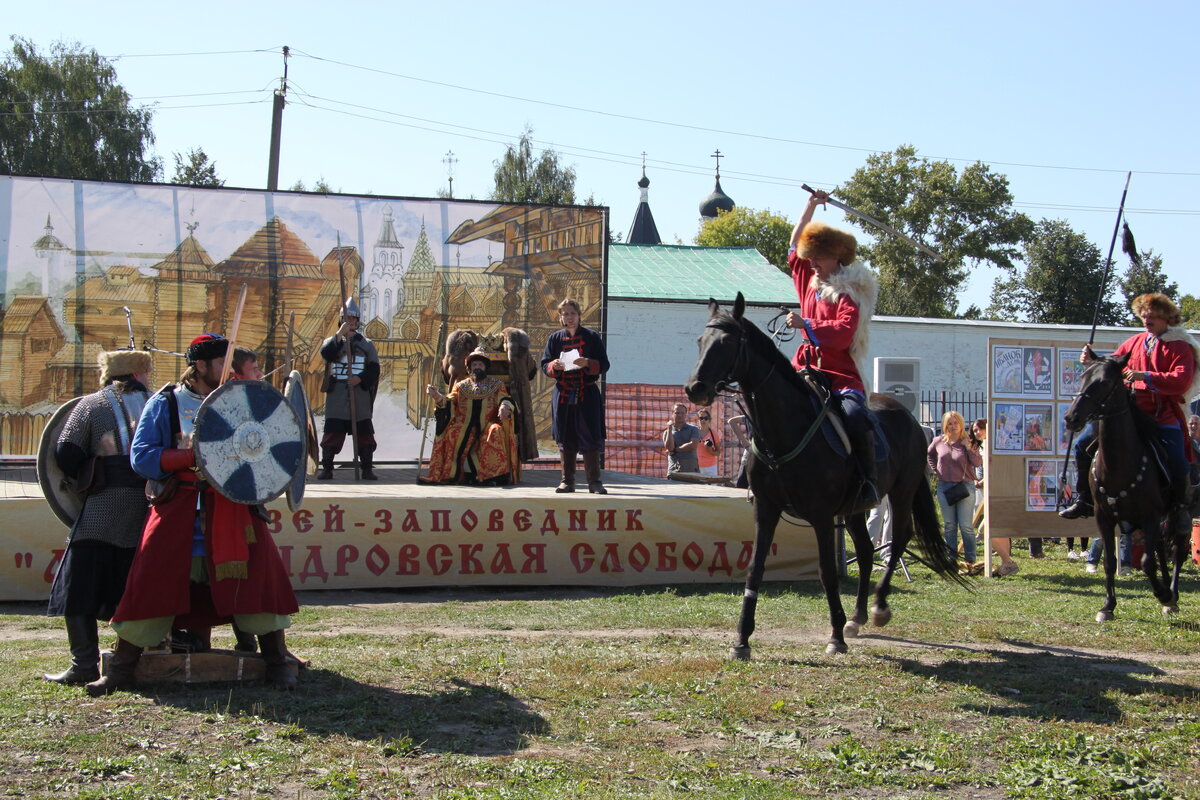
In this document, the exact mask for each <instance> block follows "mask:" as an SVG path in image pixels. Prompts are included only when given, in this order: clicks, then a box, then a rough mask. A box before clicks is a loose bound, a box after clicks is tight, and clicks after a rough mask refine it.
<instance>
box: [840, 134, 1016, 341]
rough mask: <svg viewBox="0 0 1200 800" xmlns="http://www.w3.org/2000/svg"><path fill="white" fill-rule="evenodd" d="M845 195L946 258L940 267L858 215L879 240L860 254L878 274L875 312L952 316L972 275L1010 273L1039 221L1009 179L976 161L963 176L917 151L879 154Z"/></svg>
mask: <svg viewBox="0 0 1200 800" xmlns="http://www.w3.org/2000/svg"><path fill="white" fill-rule="evenodd" d="M837 194H838V197H839V198H840V199H841V200H843V201H844V202H845V203H847V204H848V205H850V206H852V207H854V208H856V209H858V210H859V211H862V212H863V213H865V214H869V215H870V216H872V217H874V218H876V219H878V220H880V221H882V222H886V223H887V224H889V225H891V226H892V227H893V228H896V229H897V230H899V231H902V232H904V233H905V234H907V235H908V236H911V237H912V238H914V239H916V240H917V241H919V242H922V243H924V244H926V245H928V246H929V247H931V248H933V249H934V250H936V251H937V252H938V253H940V254H941V256H942V260H940V261H938V260H935V259H933V258H932V257H931V256H928V255H925V254H924V253H922V252H921V251H920V250H918V249H917V248H915V247H913V246H912V245H911V244H909V243H908V242H905V241H904V240H903V239H900V238H899V237H897V236H892V235H891V234H888V233H885V232H883V231H880V230H878V229H877V228H875V227H874V226H872V225H870V224H869V223H867V222H864V221H862V220H859V219H858V218H856V217H850V220H851V222H852V223H853V224H855V225H856V226H858V227H860V228H862V229H863V230H865V231H867V232H869V233H870V234H871V235H872V236H873V237H874V238H875V242H874V243H870V242H863V243H862V246H861V247H860V254H861V256H862V257H863V258H864V259H865V260H866V261H868V262H869V263H870V264H871V266H873V267H874V268H875V270H876V272H877V273H878V275H879V289H880V292H879V302H878V304H877V306H876V312H877V313H879V314H891V315H895V316H905V317H913V316H917V317H952V316H954V315H955V312H956V310H957V308H958V292H959V288H960V287H961V286H962V285H963V283H964V281H965V279H966V278H967V276H968V274H969V273H970V271H971V269H972V268H973V267H975V266H978V265H979V264H984V263H987V264H992V265H994V266H997V267H1001V268H1003V269H1005V270H1007V271H1009V272H1012V271H1013V269H1014V264H1013V259H1015V258H1016V257H1017V256H1018V255H1019V253H1020V244H1021V242H1022V241H1023V240H1024V239H1025V237H1027V236H1028V235H1029V232H1030V230H1032V228H1033V223H1032V221H1031V220H1030V219H1029V218H1028V217H1026V216H1025V215H1024V214H1020V213H1018V212H1016V211H1014V210H1013V207H1012V202H1013V197H1012V193H1011V192H1010V191H1009V188H1008V178H1006V177H1005V176H1003V175H998V174H995V173H993V172H992V171H991V170H990V169H989V168H988V167H987V166H986V165H985V164H982V163H979V162H976V163H975V164H971V165H970V166H967V167H965V168H963V170H962V172H961V173H959V171H958V170H957V169H956V168H955V167H954V166H953V165H952V164H950V162H948V161H930V160H929V159H926V158H920V157H918V156H917V151H916V149H915V148H914V147H912V146H911V145H902V146H901V147H898V148H896V150H895V152H892V153H882V154H877V155H872V156H870V157H869V158H867V163H866V164H865V165H864V166H862V167H860V168H859V169H858V170H856V171H855V173H854V175H853V176H852V177H851V178H850V180H849V182H847V183H846V185H845V186H843V187H841V188H840V189H839V190H838V192H837Z"/></svg>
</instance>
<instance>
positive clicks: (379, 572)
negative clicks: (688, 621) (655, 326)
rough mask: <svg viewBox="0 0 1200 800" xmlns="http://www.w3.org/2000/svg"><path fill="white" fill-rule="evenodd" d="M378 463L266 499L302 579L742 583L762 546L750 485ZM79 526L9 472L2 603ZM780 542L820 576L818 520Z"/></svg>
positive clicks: (777, 549) (1, 494)
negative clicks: (562, 487)
mask: <svg viewBox="0 0 1200 800" xmlns="http://www.w3.org/2000/svg"><path fill="white" fill-rule="evenodd" d="M375 472H376V474H378V475H379V478H380V479H379V480H378V481H356V480H355V479H354V477H353V472H352V470H351V469H350V467H349V466H345V467H341V466H339V467H338V468H337V469H336V470H335V471H334V478H333V480H331V481H318V480H315V479H314V478H311V477H310V478H309V480H308V483H307V485H306V487H305V496H304V500H303V503H302V504H301V505H300V507H299V508H298V509H297V510H296V511H292V510H291V509H289V508H288V505H287V502H286V501H285V499H284V498H282V497H281V498H279V499H278V500H275V501H273V502H272V503H270V504H269V505H268V507H267V508H268V512H269V514H270V515H271V520H272V522H271V525H270V530H271V533H272V535H273V536H274V537H275V540H276V542H277V543H278V545H279V548H280V552H281V553H282V555H283V557H284V562H285V564H286V565H287V568H288V571H289V574H290V575H291V577H292V583H293V585H294V586H295V588H296V589H306V590H311V589H355V588H385V587H392V588H394V587H409V586H412V587H416V586H472V585H513V586H538V585H541V586H556V585H607V586H631V585H654V584H670V583H722V582H740V581H741V580H743V579H744V576H745V571H746V568H747V566H748V564H749V561H750V555H751V552H752V549H753V540H754V522H753V513H752V507H751V505H750V503H749V502H748V498H747V493H746V491H745V490H742V489H733V488H728V487H725V486H719V485H711V484H708V483H702V482H690V481H678V480H666V479H655V478H646V477H642V476H639V475H630V474H627V473H620V472H610V471H607V470H606V471H605V472H604V476H603V478H604V485H605V487H606V488H607V489H608V492H609V493H608V494H607V495H597V494H590V493H588V491H587V489H586V486H581V487H579V488H577V490H576V492H574V493H571V494H557V493H556V492H555V491H554V488H555V487H556V486H557V485H558V482H559V472H558V470H557V469H526V470H525V471H524V473H523V475H522V479H521V482H520V483H518V484H515V485H510V486H497V487H483V486H445V485H439V486H427V485H421V484H418V483H417V475H418V471H417V469H416V467H415V465H413V464H409V465H386V464H385V465H382V466H380V467H378V468H376V470H375ZM578 477H579V478H581V479H582V478H583V470H582V465H581V466H580V470H579V474H578ZM580 489H582V491H580ZM67 534H68V530H67V528H66V527H65V526H64V525H63V524H62V523H61V522H59V520H58V519H57V517H55V516H54V515H53V513H52V512H51V511H50V509H49V506H48V505H47V503H46V501H45V499H44V498H43V497H42V493H41V490H40V488H39V486H38V483H37V476H36V472H35V470H34V469H33V467H24V466H13V465H8V466H6V467H4V468H2V469H0V555H2V556H3V558H0V600H40V599H44V598H45V597H46V596H47V595H48V593H49V587H50V581H51V580H52V578H53V571H54V569H55V567H56V565H57V562H58V560H59V559H60V558H61V556H62V552H63V549H64V547H65V540H66V536H67ZM772 549H773V552H772V554H771V557H770V559H769V560H768V572H767V576H766V577H767V579H768V580H798V579H805V578H812V577H815V575H816V547H815V542H814V540H813V536H812V532H811V529H809V528H808V527H807V526H795V525H789V524H786V523H783V524H781V525H780V526H779V531H778V534H777V536H776V541H775V544H774V546H773V548H772Z"/></svg>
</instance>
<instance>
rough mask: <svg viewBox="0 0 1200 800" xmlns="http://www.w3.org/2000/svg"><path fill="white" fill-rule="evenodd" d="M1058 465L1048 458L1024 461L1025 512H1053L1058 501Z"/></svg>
mask: <svg viewBox="0 0 1200 800" xmlns="http://www.w3.org/2000/svg"><path fill="white" fill-rule="evenodd" d="M1058 465H1059V462H1058V461H1056V460H1054V459H1049V458H1027V459H1025V510H1026V511H1054V509H1055V505H1056V503H1057V500H1058Z"/></svg>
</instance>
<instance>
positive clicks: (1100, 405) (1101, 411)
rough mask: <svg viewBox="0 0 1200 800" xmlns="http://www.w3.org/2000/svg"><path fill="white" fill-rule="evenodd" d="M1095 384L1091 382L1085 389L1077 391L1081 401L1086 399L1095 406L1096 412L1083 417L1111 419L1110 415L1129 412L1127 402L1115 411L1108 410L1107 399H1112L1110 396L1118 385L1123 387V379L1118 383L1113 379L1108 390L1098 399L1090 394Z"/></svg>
mask: <svg viewBox="0 0 1200 800" xmlns="http://www.w3.org/2000/svg"><path fill="white" fill-rule="evenodd" d="M1095 386H1096V384H1095V383H1093V384H1092V385H1091V386H1088V387H1087V388H1086V389H1084V390H1083V391H1081V392H1080V393H1079V399H1080V400H1081V401H1082V400H1087V401H1088V402H1089V403H1091V404H1092V405H1093V406H1095V407H1096V413H1095V414H1093V415H1091V416H1088V417H1085V419H1111V418H1112V417H1116V416H1119V415H1121V414H1127V413H1129V403H1125V404H1124V405H1123V406H1122V407H1121V408H1119V409H1117V410H1116V411H1109V410H1108V403H1109V400H1111V399H1112V396H1113V394H1114V393H1115V392H1116V391H1117V389H1118V387H1120V388H1125V382H1124V381H1121V382H1119V383H1118V382H1116V381H1114V382H1113V384H1112V385H1111V386H1109V387H1108V391H1107V392H1106V393H1105V394H1104V397H1101V398H1099V399H1097V398H1096V397H1094V396H1093V395H1092V394H1091V390H1092V389H1093V388H1094V387H1095Z"/></svg>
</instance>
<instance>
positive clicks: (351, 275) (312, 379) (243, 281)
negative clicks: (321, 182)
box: [0, 176, 608, 460]
mask: <svg viewBox="0 0 1200 800" xmlns="http://www.w3.org/2000/svg"><path fill="white" fill-rule="evenodd" d="M607 214H608V211H607V209H605V208H599V207H547V206H523V205H503V204H496V203H483V202H474V201H454V200H423V199H411V198H394V197H393V198H381V197H370V196H351V195H323V194H308V193H297V192H273V193H272V192H261V191H251V190H242V189H198V188H193V187H184V186H163V185H154V184H114V183H95V182H88V181H70V180H59V179H44V178H18V177H10V176H0V457H2V456H11V455H28V454H32V453H34V452H35V451H36V447H37V438H38V436H39V435H40V432H41V430H42V427H43V426H44V424H45V422H46V420H47V419H48V418H49V415H50V414H52V413H53V411H54V409H55V408H57V407H58V406H59V405H60V404H61V403H63V402H65V401H66V400H69V399H70V398H72V397H76V396H78V395H81V394H86V393H88V392H91V391H94V390H95V389H96V386H97V379H98V372H97V370H96V366H95V364H96V355H97V353H98V352H99V351H100V350H102V349H116V348H123V347H129V346H131V344H132V346H133V347H136V348H138V349H144V348H148V349H151V350H152V351H153V352H154V376H153V382H154V383H156V384H162V383H166V382H168V381H171V380H174V379H175V378H176V377H177V376H178V375H179V373H180V372H182V371H183V367H184V363H183V359H182V358H181V357H180V356H179V355H178V354H179V353H182V352H183V351H184V349H185V348H186V347H187V343H188V342H189V341H190V340H191V339H192V338H193V337H195V336H196V335H197V334H199V333H201V332H204V331H212V332H217V333H222V334H228V331H229V328H230V325H231V323H232V317H233V314H234V308H235V306H236V303H237V298H238V295H239V293H240V292H241V288H242V286H243V285H245V286H247V301H246V310H245V313H244V315H243V318H242V322H241V328H240V330H239V334H238V342H239V343H240V344H245V345H247V346H249V347H252V348H254V349H255V350H257V351H258V352H259V354H260V363H261V364H262V365H263V367H264V369H265V370H266V371H268V372H269V371H271V370H275V369H276V368H280V369H279V372H278V373H276V376H275V377H276V378H278V377H279V376H283V375H286V369H283V367H284V364H283V362H284V360H285V353H286V352H287V348H288V346H289V343H290V346H291V348H292V353H293V355H294V361H293V364H292V365H293V367H294V368H295V369H297V370H299V371H300V372H301V373H302V374H303V376H304V380H305V386H306V388H307V390H308V395H309V399H310V402H311V403H312V405H313V407H314V410H315V411H316V412H317V415H318V417H319V416H320V413H321V411H322V409H323V404H324V398H323V396H322V395H321V393H320V391H319V387H320V383H321V379H322V377H323V374H324V365H323V363H322V360H321V357H320V354H319V353H318V349H319V347H320V343H321V340H322V339H323V338H325V337H326V336H329V335H330V334H331V333H332V332H333V331H334V330H335V329H336V328H337V322H338V315H339V310H340V301H341V298H340V294H341V292H340V290H339V271H340V272H341V273H342V274H344V275H345V278H346V281H347V286H348V291H350V292H352V293H354V294H356V295H357V297H358V299H359V303H360V306H361V308H362V314H363V326H364V332H365V333H366V335H367V336H368V337H370V338H371V339H373V340H374V341H375V343H376V346H377V348H378V350H379V356H380V360H381V362H382V377H381V381H380V390H379V396H378V398H377V400H376V404H375V420H376V429H377V431H378V434H377V438H378V440H379V445H380V451H379V454H378V456H377V457H378V458H379V459H381V460H394V459H414V458H416V457H417V455H418V452H419V450H420V446H421V436H422V429H423V426H424V422H425V416H426V414H427V413H428V412H429V410H430V409H429V406H428V404H427V403H426V402H425V395H424V391H423V390H424V386H425V385H426V384H427V383H429V382H431V381H434V380H435V377H434V376H435V364H436V362H437V361H438V360H439V359H440V356H441V350H442V347H443V345H442V342H444V339H445V336H446V335H447V334H448V333H449V332H452V331H454V330H456V329H459V328H468V329H471V330H473V331H475V332H476V333H479V334H481V335H482V336H484V337H487V336H496V339H495V340H493V343H494V344H495V349H498V348H499V336H498V334H499V332H500V331H501V329H502V328H504V327H510V326H511V327H517V328H521V329H523V330H525V331H526V332H527V333H528V334H529V336H530V339H531V342H532V347H533V351H534V353H535V355H537V354H540V351H541V347H542V345H543V343H544V342H545V340H546V337H547V336H548V335H549V334H550V333H551V332H552V331H554V330H555V329H557V327H558V324H557V312H556V306H557V304H558V302H559V300H561V299H562V298H564V297H567V296H571V297H574V298H575V299H577V300H578V301H579V302H580V304H581V305H582V306H583V309H584V324H585V325H587V326H588V327H590V328H594V329H597V330H601V329H602V318H601V308H602V306H603V303H604V290H603V287H604V285H605V257H606V252H607V249H606V247H605V242H606V241H607ZM131 340H132V341H131ZM276 385H280V383H279V381H278V380H276ZM550 388H551V387H550V385H549V382H548V381H547V380H545V379H544V378H540V377H539V378H538V379H536V380H535V382H534V386H533V389H534V395H533V396H534V409H533V414H532V418H533V419H534V421H535V423H536V425H537V429H538V434H539V439H540V440H541V441H542V443H543V448H544V449H546V450H547V451H549V449H550V448H549V445H550V442H549V425H550V413H549V407H548V402H549V391H550ZM319 423H320V420H319V419H318V424H319ZM430 427H432V426H430ZM430 435H431V434H430Z"/></svg>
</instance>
